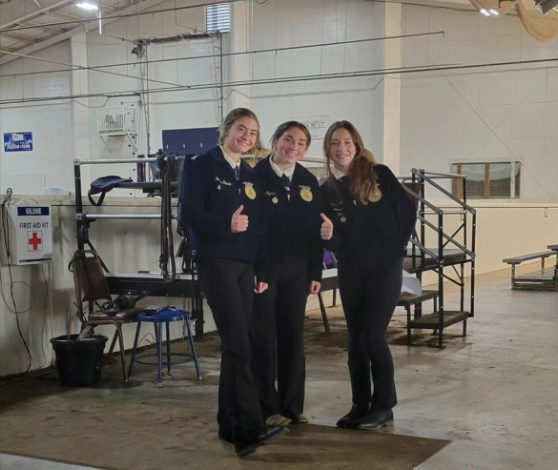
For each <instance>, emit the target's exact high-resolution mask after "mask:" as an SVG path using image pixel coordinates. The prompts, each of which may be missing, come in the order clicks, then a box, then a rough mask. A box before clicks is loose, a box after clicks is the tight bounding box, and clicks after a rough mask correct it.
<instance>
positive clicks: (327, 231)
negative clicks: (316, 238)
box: [320, 214, 333, 240]
mask: <svg viewBox="0 0 558 470" xmlns="http://www.w3.org/2000/svg"><path fill="white" fill-rule="evenodd" d="M320 215H321V216H322V220H323V222H322V228H321V229H320V235H321V237H322V240H331V237H333V223H332V222H331V220H329V219H328V218H327V217H326V216H325V215H324V214H320Z"/></svg>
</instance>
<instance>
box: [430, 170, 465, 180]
mask: <svg viewBox="0 0 558 470" xmlns="http://www.w3.org/2000/svg"><path fill="white" fill-rule="evenodd" d="M422 174H423V175H432V176H441V177H442V178H461V179H465V178H467V176H466V175H460V174H458V173H437V172H434V171H424V172H423V173H422Z"/></svg>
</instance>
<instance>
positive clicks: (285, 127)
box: [270, 121, 312, 157]
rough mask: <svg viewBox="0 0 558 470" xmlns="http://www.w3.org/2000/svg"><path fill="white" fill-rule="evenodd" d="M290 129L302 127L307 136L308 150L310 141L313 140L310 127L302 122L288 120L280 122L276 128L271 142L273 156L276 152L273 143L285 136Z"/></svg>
mask: <svg viewBox="0 0 558 470" xmlns="http://www.w3.org/2000/svg"><path fill="white" fill-rule="evenodd" d="M290 129H300V130H301V131H302V132H304V136H305V137H306V150H308V148H309V147H310V143H311V142H312V136H311V135H310V131H309V130H308V128H307V127H306V126H305V125H304V124H302V123H301V122H298V121H287V122H284V123H283V124H280V125H279V126H278V127H277V129H275V132H274V133H273V135H272V136H271V140H270V142H271V148H272V150H271V156H272V157H273V155H274V154H275V149H274V148H273V145H274V144H275V142H277V141H278V140H279V139H280V138H281V137H282V136H283V134H284V133H285V132H287V131H289V130H290Z"/></svg>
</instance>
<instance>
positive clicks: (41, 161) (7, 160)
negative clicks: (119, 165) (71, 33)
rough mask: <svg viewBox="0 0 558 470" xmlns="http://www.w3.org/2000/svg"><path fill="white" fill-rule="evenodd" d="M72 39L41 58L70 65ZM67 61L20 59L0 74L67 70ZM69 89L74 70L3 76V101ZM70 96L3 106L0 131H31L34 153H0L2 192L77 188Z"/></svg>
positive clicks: (0, 92)
mask: <svg viewBox="0 0 558 470" xmlns="http://www.w3.org/2000/svg"><path fill="white" fill-rule="evenodd" d="M70 55H71V54H70V43H69V41H65V42H62V43H60V44H57V45H55V46H52V47H50V48H48V49H45V50H43V51H40V52H39V53H37V54H36V56H37V57H40V58H45V59H48V60H52V61H57V62H64V63H69V62H70V61H71V59H70ZM67 68H68V67H67V66H65V65H59V64H55V63H51V62H43V61H38V60H34V59H18V60H16V61H13V62H10V63H9V64H7V65H4V66H2V67H1V68H0V73H1V75H10V74H15V73H22V72H24V73H25V72H38V71H51V70H61V69H67ZM69 93H70V73H69V72H58V73H49V74H45V75H27V76H24V77H21V76H18V77H0V99H2V100H5V99H22V98H26V99H29V98H34V97H39V96H61V95H68V94H69ZM71 121H72V115H71V105H70V102H69V101H68V100H62V101H54V102H40V103H17V104H11V105H2V107H0V134H1V135H2V139H3V134H4V133H5V132H24V131H27V132H33V151H31V152H10V153H6V152H4V145H3V140H2V150H1V153H0V193H5V192H6V189H7V188H8V187H11V188H12V189H13V190H14V193H19V194H43V189H44V188H45V187H62V188H64V189H66V190H72V188H73V170H72V167H71V161H72V159H73V156H72V155H73V138H74V137H73V133H72V125H71Z"/></svg>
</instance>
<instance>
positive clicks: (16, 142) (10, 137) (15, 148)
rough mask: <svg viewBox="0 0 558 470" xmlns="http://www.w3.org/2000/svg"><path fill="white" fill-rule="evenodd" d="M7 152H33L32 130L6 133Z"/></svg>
mask: <svg viewBox="0 0 558 470" xmlns="http://www.w3.org/2000/svg"><path fill="white" fill-rule="evenodd" d="M4 151H5V152H32V151H33V133H32V132H8V133H5V134H4Z"/></svg>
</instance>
